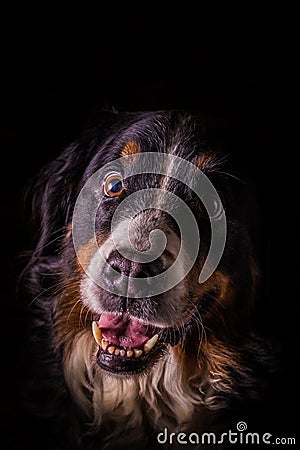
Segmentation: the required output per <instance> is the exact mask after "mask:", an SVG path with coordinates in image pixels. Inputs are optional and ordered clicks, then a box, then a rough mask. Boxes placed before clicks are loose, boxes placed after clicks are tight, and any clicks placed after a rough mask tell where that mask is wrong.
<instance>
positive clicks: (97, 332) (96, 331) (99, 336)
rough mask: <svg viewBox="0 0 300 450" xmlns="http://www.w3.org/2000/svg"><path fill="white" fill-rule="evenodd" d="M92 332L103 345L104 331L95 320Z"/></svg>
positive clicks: (99, 343) (98, 342)
mask: <svg viewBox="0 0 300 450" xmlns="http://www.w3.org/2000/svg"><path fill="white" fill-rule="evenodd" d="M92 332H93V336H94V338H95V341H96V342H97V344H98V345H101V339H102V333H101V330H100V328H99V327H98V325H97V323H96V322H95V321H93V323H92Z"/></svg>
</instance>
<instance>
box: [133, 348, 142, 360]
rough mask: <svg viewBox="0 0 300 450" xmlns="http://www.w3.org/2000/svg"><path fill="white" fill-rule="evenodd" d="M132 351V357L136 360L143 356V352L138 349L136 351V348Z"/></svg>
mask: <svg viewBox="0 0 300 450" xmlns="http://www.w3.org/2000/svg"><path fill="white" fill-rule="evenodd" d="M133 351H134V356H135V357H136V358H139V357H140V356H142V354H143V350H139V349H137V348H134V349H133Z"/></svg>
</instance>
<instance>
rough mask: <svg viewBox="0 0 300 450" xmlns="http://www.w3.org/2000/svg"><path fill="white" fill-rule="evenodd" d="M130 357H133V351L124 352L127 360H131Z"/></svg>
mask: <svg viewBox="0 0 300 450" xmlns="http://www.w3.org/2000/svg"><path fill="white" fill-rule="evenodd" d="M132 355H133V351H132V350H127V352H126V356H127V358H131V357H132Z"/></svg>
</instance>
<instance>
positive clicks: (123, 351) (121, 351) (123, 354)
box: [120, 349, 126, 357]
mask: <svg viewBox="0 0 300 450" xmlns="http://www.w3.org/2000/svg"><path fill="white" fill-rule="evenodd" d="M125 355H126V351H125V350H123V349H122V350H120V356H123V357H124V356H125Z"/></svg>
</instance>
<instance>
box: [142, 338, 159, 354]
mask: <svg viewBox="0 0 300 450" xmlns="http://www.w3.org/2000/svg"><path fill="white" fill-rule="evenodd" d="M157 339H158V334H155V335H154V336H152V338H151V339H149V340H148V341H147V342H145V344H144V352H145V353H149V352H150V350H151V348H153V347H154V345H155V344H156V342H157Z"/></svg>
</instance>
